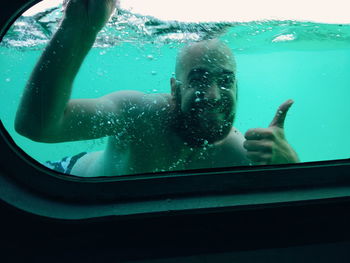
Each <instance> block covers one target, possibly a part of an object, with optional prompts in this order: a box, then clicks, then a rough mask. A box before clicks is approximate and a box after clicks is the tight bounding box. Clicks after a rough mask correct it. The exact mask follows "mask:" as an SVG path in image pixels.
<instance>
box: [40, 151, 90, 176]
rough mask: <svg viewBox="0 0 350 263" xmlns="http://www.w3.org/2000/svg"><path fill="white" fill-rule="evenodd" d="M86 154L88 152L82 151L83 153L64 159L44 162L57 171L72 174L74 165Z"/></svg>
mask: <svg viewBox="0 0 350 263" xmlns="http://www.w3.org/2000/svg"><path fill="white" fill-rule="evenodd" d="M85 154H87V152H82V153H79V154H77V155H74V156H72V157H64V158H63V159H62V160H60V161H56V162H51V161H46V162H45V163H44V165H45V166H46V167H48V168H50V169H53V170H55V171H57V172H61V173H64V174H70V172H71V170H72V168H73V166H74V165H75V164H76V162H77V161H78V160H79V159H80V158H81V157H83V156H84V155H85Z"/></svg>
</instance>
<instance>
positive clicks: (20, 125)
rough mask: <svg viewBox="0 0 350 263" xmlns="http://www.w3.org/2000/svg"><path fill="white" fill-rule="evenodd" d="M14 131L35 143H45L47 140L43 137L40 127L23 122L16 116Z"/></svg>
mask: <svg viewBox="0 0 350 263" xmlns="http://www.w3.org/2000/svg"><path fill="white" fill-rule="evenodd" d="M14 126H15V127H14V128H15V131H16V132H17V133H18V134H20V135H22V136H24V137H26V138H28V139H30V140H32V141H35V142H46V141H47V140H46V139H45V137H44V136H43V132H42V131H41V130H40V127H39V126H38V125H35V124H34V123H28V122H25V121H23V120H21V118H20V117H19V116H16V119H15V123H14Z"/></svg>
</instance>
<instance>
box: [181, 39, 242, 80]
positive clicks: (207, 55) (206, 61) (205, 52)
mask: <svg viewBox="0 0 350 263" xmlns="http://www.w3.org/2000/svg"><path fill="white" fill-rule="evenodd" d="M202 65H206V66H210V67H217V66H221V67H225V68H227V69H228V70H232V71H235V70H236V62H235V59H234V56H233V53H232V50H231V49H230V48H229V47H228V46H227V45H226V44H225V43H223V42H222V41H220V40H218V39H211V40H204V41H200V42H195V43H191V44H189V45H186V46H185V47H184V48H182V49H181V50H180V52H179V53H178V56H177V60H176V67H175V75H176V79H178V80H183V78H184V77H185V75H186V73H187V72H188V71H189V70H191V69H192V68H194V67H200V66H202Z"/></svg>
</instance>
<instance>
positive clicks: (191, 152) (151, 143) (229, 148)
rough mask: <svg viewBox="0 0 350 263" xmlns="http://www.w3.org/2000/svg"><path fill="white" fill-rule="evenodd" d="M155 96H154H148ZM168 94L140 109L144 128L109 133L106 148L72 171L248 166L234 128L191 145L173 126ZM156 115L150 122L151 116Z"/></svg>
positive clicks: (98, 172)
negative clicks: (217, 137)
mask: <svg viewBox="0 0 350 263" xmlns="http://www.w3.org/2000/svg"><path fill="white" fill-rule="evenodd" d="M145 96H150V97H153V98H152V100H153V101H154V99H155V98H154V96H152V95H145ZM158 97H159V96H158ZM166 98H169V96H166V95H164V99H163V100H160V99H158V100H157V103H156V104H154V106H153V108H151V109H150V110H149V112H147V110H146V109H145V110H144V111H140V113H139V114H140V115H141V114H142V113H143V114H142V116H141V117H140V119H139V121H140V125H141V127H140V128H139V129H138V130H137V131H136V132H135V133H136V134H137V136H134V134H135V133H134V132H130V130H129V133H126V134H123V135H120V136H110V137H109V138H108V142H107V146H106V149H105V150H104V151H99V152H93V153H88V154H87V155H85V156H83V157H82V158H81V159H79V160H78V161H77V163H76V164H75V165H74V167H73V169H72V171H71V173H72V174H75V175H81V176H87V177H92V176H98V175H100V176H102V175H103V176H113V175H126V174H135V173H136V174H138V173H147V172H160V171H172V170H183V169H201V168H212V167H228V166H235V165H247V164H248V159H247V158H246V150H245V149H244V148H243V142H244V137H243V135H242V134H241V133H239V132H238V131H237V130H236V129H235V128H232V129H231V131H230V133H229V135H227V136H226V137H225V139H224V140H221V141H218V142H215V143H212V144H209V143H204V144H203V145H202V146H199V147H191V146H189V144H188V143H186V142H185V141H184V140H183V139H182V138H181V137H179V135H178V134H177V132H176V131H175V130H174V128H173V126H172V123H171V122H172V121H173V120H172V118H169V116H171V112H169V111H170V104H169V102H167V99H166ZM152 115H153V116H154V118H153V120H152V122H149V119H150V116H152Z"/></svg>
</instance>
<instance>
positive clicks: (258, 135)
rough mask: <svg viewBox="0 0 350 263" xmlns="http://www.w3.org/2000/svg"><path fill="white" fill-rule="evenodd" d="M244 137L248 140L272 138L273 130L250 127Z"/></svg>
mask: <svg viewBox="0 0 350 263" xmlns="http://www.w3.org/2000/svg"><path fill="white" fill-rule="evenodd" d="M244 137H245V138H246V139H247V140H262V139H272V138H273V131H272V130H271V129H269V128H254V129H249V130H248V131H247V132H246V133H245V134H244Z"/></svg>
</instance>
